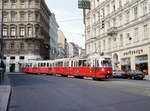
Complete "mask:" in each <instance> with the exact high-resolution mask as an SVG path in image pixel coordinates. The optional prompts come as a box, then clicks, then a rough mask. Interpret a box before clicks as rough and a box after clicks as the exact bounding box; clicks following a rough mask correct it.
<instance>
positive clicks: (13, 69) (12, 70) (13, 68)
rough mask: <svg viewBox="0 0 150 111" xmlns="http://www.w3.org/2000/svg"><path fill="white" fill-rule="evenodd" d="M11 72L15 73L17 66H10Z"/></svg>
mask: <svg viewBox="0 0 150 111" xmlns="http://www.w3.org/2000/svg"><path fill="white" fill-rule="evenodd" d="M10 72H15V64H10Z"/></svg>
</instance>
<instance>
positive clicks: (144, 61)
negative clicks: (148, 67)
mask: <svg viewBox="0 0 150 111" xmlns="http://www.w3.org/2000/svg"><path fill="white" fill-rule="evenodd" d="M135 63H136V64H144V63H148V60H142V61H136V62H135Z"/></svg>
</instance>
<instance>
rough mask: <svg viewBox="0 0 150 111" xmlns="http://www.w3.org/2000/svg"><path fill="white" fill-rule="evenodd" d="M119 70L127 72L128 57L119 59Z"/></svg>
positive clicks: (129, 67) (128, 68) (129, 66)
mask: <svg viewBox="0 0 150 111" xmlns="http://www.w3.org/2000/svg"><path fill="white" fill-rule="evenodd" d="M121 70H122V71H125V72H127V71H128V70H131V62H130V58H123V59H121Z"/></svg>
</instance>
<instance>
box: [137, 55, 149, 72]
mask: <svg viewBox="0 0 150 111" xmlns="http://www.w3.org/2000/svg"><path fill="white" fill-rule="evenodd" d="M135 68H136V70H140V71H142V72H144V73H146V74H148V56H147V55H143V56H137V57H136V58H135Z"/></svg>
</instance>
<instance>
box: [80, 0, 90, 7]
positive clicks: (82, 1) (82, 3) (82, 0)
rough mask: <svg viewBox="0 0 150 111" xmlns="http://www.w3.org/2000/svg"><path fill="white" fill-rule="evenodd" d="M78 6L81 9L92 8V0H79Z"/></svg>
mask: <svg viewBox="0 0 150 111" xmlns="http://www.w3.org/2000/svg"><path fill="white" fill-rule="evenodd" d="M78 8H81V9H90V8H91V3H90V1H86V0H79V1H78Z"/></svg>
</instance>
